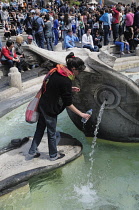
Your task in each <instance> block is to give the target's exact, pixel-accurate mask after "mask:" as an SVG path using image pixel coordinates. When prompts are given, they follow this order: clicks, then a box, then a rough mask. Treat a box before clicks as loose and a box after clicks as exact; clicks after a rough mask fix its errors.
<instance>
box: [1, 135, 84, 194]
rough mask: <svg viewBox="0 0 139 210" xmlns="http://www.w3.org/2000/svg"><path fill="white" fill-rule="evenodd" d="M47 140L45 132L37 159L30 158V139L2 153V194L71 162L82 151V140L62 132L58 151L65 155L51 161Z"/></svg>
mask: <svg viewBox="0 0 139 210" xmlns="http://www.w3.org/2000/svg"><path fill="white" fill-rule="evenodd" d="M47 142H48V140H47V134H45V135H44V137H43V139H42V141H41V144H40V146H39V150H40V153H41V156H40V157H39V158H36V159H30V158H29V156H28V150H29V148H30V145H31V141H28V142H27V143H26V144H24V145H22V147H20V148H18V149H14V150H11V151H9V152H6V153H4V154H2V155H0V162H1V169H0V171H1V174H0V192H1V193H0V195H2V194H4V193H6V191H5V190H7V189H8V188H10V187H13V186H15V185H18V184H19V183H21V182H24V181H27V180H28V179H30V178H31V177H33V176H34V175H38V174H40V173H46V172H48V171H50V170H53V169H56V168H59V167H61V166H63V165H65V164H67V163H69V162H71V161H72V160H74V159H76V158H77V157H79V156H80V155H81V153H82V144H81V142H80V141H78V140H77V139H75V138H73V137H72V136H70V135H68V134H64V133H61V140H60V142H59V144H58V151H60V152H61V153H64V154H65V157H63V158H62V159H59V160H56V161H50V160H49V155H48V144H47Z"/></svg>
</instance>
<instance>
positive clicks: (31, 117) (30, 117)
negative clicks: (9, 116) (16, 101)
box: [25, 89, 42, 123]
mask: <svg viewBox="0 0 139 210" xmlns="http://www.w3.org/2000/svg"><path fill="white" fill-rule="evenodd" d="M41 95H42V89H40V90H39V92H38V93H37V94H36V96H35V97H34V98H33V100H32V101H31V102H30V103H29V105H28V106H27V109H26V112H25V120H26V122H28V123H36V122H37V121H38V119H39V112H38V104H39V100H40V97H41Z"/></svg>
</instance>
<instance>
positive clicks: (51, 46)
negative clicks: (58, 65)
mask: <svg viewBox="0 0 139 210" xmlns="http://www.w3.org/2000/svg"><path fill="white" fill-rule="evenodd" d="M45 40H46V44H47V50H51V51H53V43H52V37H45Z"/></svg>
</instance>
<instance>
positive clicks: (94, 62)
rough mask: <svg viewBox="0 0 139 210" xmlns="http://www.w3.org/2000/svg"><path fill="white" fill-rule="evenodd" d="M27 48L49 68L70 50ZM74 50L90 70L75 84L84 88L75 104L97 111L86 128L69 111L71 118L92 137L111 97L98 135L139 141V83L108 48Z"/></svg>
mask: <svg viewBox="0 0 139 210" xmlns="http://www.w3.org/2000/svg"><path fill="white" fill-rule="evenodd" d="M25 50H26V51H27V52H29V53H32V54H33V55H34V54H35V55H38V60H40V59H39V58H41V59H42V60H43V61H45V63H46V66H47V71H48V70H49V69H50V67H51V66H52V65H53V66H54V65H56V63H63V64H65V57H66V55H67V54H68V53H69V51H70V50H69V51H67V52H58V53H57V52H51V51H47V53H46V50H41V51H40V49H39V48H37V47H32V46H26V47H25ZM72 51H74V53H75V55H76V56H79V57H81V58H82V59H83V60H84V62H85V64H86V70H85V71H84V72H82V73H81V74H80V75H79V77H78V80H76V81H75V84H74V85H76V86H79V87H80V89H81V91H80V92H79V93H75V94H74V96H73V104H74V105H75V106H76V107H77V108H79V109H80V110H81V111H84V112H85V111H87V110H88V109H89V108H90V107H92V108H93V110H94V111H93V116H92V117H91V120H90V121H88V122H87V124H86V126H85V129H84V130H83V129H82V123H81V121H80V117H78V116H76V114H74V113H72V112H71V111H70V110H67V111H68V114H69V116H70V118H71V120H72V121H73V122H74V124H75V125H76V126H77V128H78V129H80V130H82V131H83V132H84V133H85V135H86V136H92V135H93V133H94V129H95V125H96V122H97V116H98V113H99V109H100V106H101V104H102V103H103V100H104V98H105V97H107V105H106V109H105V113H104V115H103V121H102V123H101V125H100V129H99V133H98V137H99V138H103V139H107V138H108V139H109V140H112V141H121V142H139V120H138V119H139V87H138V86H137V84H136V83H135V82H134V81H132V80H131V79H129V78H128V77H126V76H125V75H123V74H121V73H120V72H118V71H116V70H114V69H113V68H112V66H113V65H114V64H113V63H114V61H115V58H114V57H113V56H111V55H110V54H109V53H107V54H106V51H105V52H104V51H103V53H101V52H100V53H90V52H89V51H88V50H86V49H72ZM35 58H36V57H35ZM104 58H105V59H104ZM136 58H137V57H136ZM103 61H105V63H104V62H103ZM48 64H49V65H48ZM50 64H51V65H50ZM92 125H93V127H92Z"/></svg>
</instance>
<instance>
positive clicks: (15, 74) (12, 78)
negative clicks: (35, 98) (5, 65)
mask: <svg viewBox="0 0 139 210" xmlns="http://www.w3.org/2000/svg"><path fill="white" fill-rule="evenodd" d="M8 77H9V84H10V86H11V87H16V88H18V89H19V90H22V79H21V73H20V72H19V71H18V69H17V68H16V67H12V68H10V73H9V74H8Z"/></svg>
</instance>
